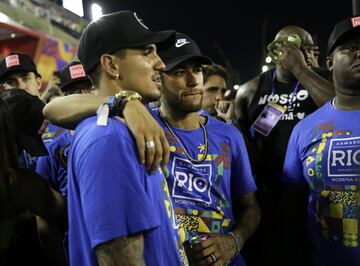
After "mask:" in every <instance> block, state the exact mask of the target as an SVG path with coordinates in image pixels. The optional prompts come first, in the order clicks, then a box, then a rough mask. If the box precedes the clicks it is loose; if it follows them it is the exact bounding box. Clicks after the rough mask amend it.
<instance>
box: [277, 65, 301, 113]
mask: <svg viewBox="0 0 360 266" xmlns="http://www.w3.org/2000/svg"><path fill="white" fill-rule="evenodd" d="M275 79H276V69H274V72H273V77H272V86H271V96H273V95H274V94H275ZM299 85H300V81H298V82H296V84H295V87H294V89H293V91H292V93H291V94H290V95H292V97H291V98H290V99H289V104H288V105H287V106H286V109H289V108H290V107H291V105H292V104H293V102H294V101H295V100H293V99H294V98H296V93H297V91H298V89H299Z"/></svg>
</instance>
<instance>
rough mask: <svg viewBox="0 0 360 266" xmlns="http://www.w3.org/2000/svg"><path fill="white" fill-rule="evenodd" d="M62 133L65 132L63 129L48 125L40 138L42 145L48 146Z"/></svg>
mask: <svg viewBox="0 0 360 266" xmlns="http://www.w3.org/2000/svg"><path fill="white" fill-rule="evenodd" d="M63 132H65V129H63V128H61V127H58V126H56V125H54V124H51V123H49V124H48V126H47V128H46V130H45V132H44V134H42V136H41V137H42V139H43V141H44V143H45V144H48V143H51V142H52V141H53V140H54V139H55V138H56V137H58V136H60V135H61V134H62V133H63Z"/></svg>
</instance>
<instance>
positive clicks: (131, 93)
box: [118, 90, 142, 100]
mask: <svg viewBox="0 0 360 266" xmlns="http://www.w3.org/2000/svg"><path fill="white" fill-rule="evenodd" d="M118 95H119V96H120V97H121V98H123V99H129V100H130V98H131V100H133V99H139V100H140V99H141V98H142V97H141V95H140V94H139V93H137V92H135V91H130V90H125V91H120V92H119V93H118Z"/></svg>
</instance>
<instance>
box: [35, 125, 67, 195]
mask: <svg viewBox="0 0 360 266" xmlns="http://www.w3.org/2000/svg"><path fill="white" fill-rule="evenodd" d="M72 139H73V136H72V135H71V132H70V131H69V130H67V131H65V132H64V133H63V134H61V135H60V136H58V137H57V138H55V139H53V140H52V141H51V142H48V143H47V144H46V148H47V150H48V152H49V155H47V156H42V157H39V158H38V160H37V165H36V172H37V173H38V174H40V175H41V176H42V177H43V178H44V179H45V180H46V182H47V183H48V184H49V185H50V186H51V187H52V188H53V189H55V190H56V191H58V192H60V193H61V195H62V196H63V197H65V198H66V197H67V156H68V153H69V150H70V144H71V141H72Z"/></svg>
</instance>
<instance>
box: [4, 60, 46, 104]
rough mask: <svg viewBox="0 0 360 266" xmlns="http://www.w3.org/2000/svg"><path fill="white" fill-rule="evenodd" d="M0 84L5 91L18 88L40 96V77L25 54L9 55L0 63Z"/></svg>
mask: <svg viewBox="0 0 360 266" xmlns="http://www.w3.org/2000/svg"><path fill="white" fill-rule="evenodd" d="M0 82H1V83H3V85H4V88H5V90H8V89H13V88H19V89H22V90H25V91H26V92H28V93H30V94H31V95H34V96H38V97H39V96H40V88H41V76H40V74H39V73H38V72H37V69H36V65H35V63H34V61H33V60H32V58H31V57H30V56H28V55H27V54H21V53H10V54H8V55H7V56H6V57H4V58H3V59H2V60H1V61H0Z"/></svg>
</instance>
